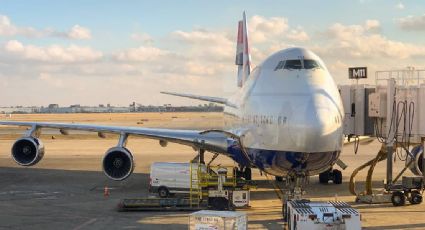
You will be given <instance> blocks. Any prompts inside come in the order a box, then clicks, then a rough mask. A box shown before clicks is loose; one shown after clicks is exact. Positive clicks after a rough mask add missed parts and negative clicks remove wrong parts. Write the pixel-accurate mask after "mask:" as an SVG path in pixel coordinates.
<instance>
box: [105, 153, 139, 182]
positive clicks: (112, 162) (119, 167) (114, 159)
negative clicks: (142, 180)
mask: <svg viewBox="0 0 425 230" xmlns="http://www.w3.org/2000/svg"><path fill="white" fill-rule="evenodd" d="M102 166H103V172H104V173H105V175H106V176H107V177H109V178H110V179H112V180H117V181H121V180H125V179H126V178H127V177H129V176H130V175H131V173H133V170H134V161H133V155H132V154H131V152H130V151H129V150H128V149H126V148H122V147H113V148H110V149H109V150H108V151H106V153H105V156H104V157H103V162H102Z"/></svg>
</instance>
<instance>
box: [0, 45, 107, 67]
mask: <svg viewBox="0 0 425 230" xmlns="http://www.w3.org/2000/svg"><path fill="white" fill-rule="evenodd" d="M3 48H4V51H5V54H6V55H9V59H10V58H14V59H18V60H23V61H40V62H48V63H75V62H92V61H97V60H99V59H101V58H102V56H103V54H102V52H100V51H96V50H93V49H92V48H90V47H84V46H77V45H69V46H67V47H64V46H60V45H50V46H48V47H40V46H34V45H24V44H22V43H21V42H19V41H17V40H10V41H8V42H6V44H5V45H4V47H3Z"/></svg>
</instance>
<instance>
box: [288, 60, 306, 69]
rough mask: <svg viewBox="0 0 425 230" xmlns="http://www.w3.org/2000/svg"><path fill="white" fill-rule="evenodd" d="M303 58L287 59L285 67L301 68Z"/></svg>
mask: <svg viewBox="0 0 425 230" xmlns="http://www.w3.org/2000/svg"><path fill="white" fill-rule="evenodd" d="M301 68H302V65H301V60H299V59H298V60H286V62H285V67H284V69H301Z"/></svg>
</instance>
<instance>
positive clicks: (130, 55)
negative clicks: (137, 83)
mask: <svg viewBox="0 0 425 230" xmlns="http://www.w3.org/2000/svg"><path fill="white" fill-rule="evenodd" d="M169 54H170V52H168V51H166V50H162V49H159V48H156V47H151V46H140V47H138V48H130V49H127V50H124V51H120V52H118V53H116V54H114V55H113V57H114V58H115V60H118V61H122V62H145V61H153V60H158V59H160V58H163V57H165V56H166V55H169Z"/></svg>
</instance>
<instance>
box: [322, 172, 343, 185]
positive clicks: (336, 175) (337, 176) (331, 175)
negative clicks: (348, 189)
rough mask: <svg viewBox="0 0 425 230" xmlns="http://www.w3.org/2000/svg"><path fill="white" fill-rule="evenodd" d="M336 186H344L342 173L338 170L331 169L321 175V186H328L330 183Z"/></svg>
mask: <svg viewBox="0 0 425 230" xmlns="http://www.w3.org/2000/svg"><path fill="white" fill-rule="evenodd" d="M330 180H331V181H333V182H334V184H342V173H341V171H339V170H338V169H333V170H332V169H329V170H328V171H325V172H322V173H320V174H319V181H320V183H321V184H327V183H328V182H329V181H330Z"/></svg>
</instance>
